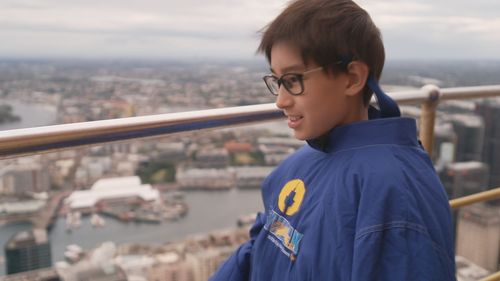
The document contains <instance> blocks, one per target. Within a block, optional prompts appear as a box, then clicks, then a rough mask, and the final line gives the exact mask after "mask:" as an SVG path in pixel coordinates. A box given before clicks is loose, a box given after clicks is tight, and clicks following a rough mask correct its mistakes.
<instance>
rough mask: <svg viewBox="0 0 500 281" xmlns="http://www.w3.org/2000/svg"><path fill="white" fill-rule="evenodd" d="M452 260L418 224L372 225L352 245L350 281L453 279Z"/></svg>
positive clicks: (443, 280)
mask: <svg viewBox="0 0 500 281" xmlns="http://www.w3.org/2000/svg"><path fill="white" fill-rule="evenodd" d="M452 264H453V261H449V260H448V258H447V256H446V253H445V252H444V251H441V250H440V249H439V247H438V246H437V245H435V243H433V241H432V240H431V239H430V237H429V236H427V234H426V233H425V230H424V229H423V228H422V227H419V226H418V225H411V224H409V223H405V222H393V223H388V224H384V225H378V226H374V227H372V228H371V229H366V230H365V231H364V232H363V233H360V234H359V235H357V237H356V240H355V242H354V253H353V264H352V272H351V280H356V281H368V280H370V281H378V280H384V281H392V280H394V281H396V280H408V281H411V280H415V281H416V280H429V281H432V280H435V281H451V280H456V279H455V276H454V274H453V273H454V268H453V267H452Z"/></svg>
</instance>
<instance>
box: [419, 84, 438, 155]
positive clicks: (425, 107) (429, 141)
mask: <svg viewBox="0 0 500 281" xmlns="http://www.w3.org/2000/svg"><path fill="white" fill-rule="evenodd" d="M422 90H423V91H425V92H426V93H427V100H426V101H424V102H423V103H422V113H421V115H420V141H421V142H422V145H423V146H424V148H425V150H426V151H427V153H428V154H429V156H432V148H433V147H434V124H435V122H436V108H437V106H438V104H439V98H440V96H441V90H440V89H439V87H437V86H435V85H425V86H424V87H422Z"/></svg>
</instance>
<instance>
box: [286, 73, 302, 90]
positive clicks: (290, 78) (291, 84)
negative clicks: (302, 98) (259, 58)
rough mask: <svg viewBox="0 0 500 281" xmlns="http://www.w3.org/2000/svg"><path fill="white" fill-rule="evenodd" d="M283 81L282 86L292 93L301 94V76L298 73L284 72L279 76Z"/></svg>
mask: <svg viewBox="0 0 500 281" xmlns="http://www.w3.org/2000/svg"><path fill="white" fill-rule="evenodd" d="M281 79H282V81H283V86H285V88H286V89H287V90H288V92H290V94H292V95H300V94H302V91H303V89H302V77H301V76H300V75H298V74H286V75H283V77H282V78H281Z"/></svg>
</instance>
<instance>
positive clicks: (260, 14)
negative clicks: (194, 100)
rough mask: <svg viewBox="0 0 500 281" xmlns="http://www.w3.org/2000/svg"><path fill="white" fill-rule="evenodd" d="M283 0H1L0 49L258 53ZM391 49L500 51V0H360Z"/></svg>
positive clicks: (83, 53) (445, 53) (107, 54)
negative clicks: (261, 38) (262, 35)
mask: <svg viewBox="0 0 500 281" xmlns="http://www.w3.org/2000/svg"><path fill="white" fill-rule="evenodd" d="M286 2H287V1H284V0H205V1H203V0H175V1H174V0H1V1H0V35H1V41H0V57H3V58H8V57H29V58H38V57H63V58H65V57H77V58H152V59H156V58H167V59H168V58H170V59H172V58H174V59H186V58H188V59H197V58H211V59H222V58H228V59H251V58H255V57H256V56H255V49H256V48H257V45H258V39H259V36H258V33H257V31H258V30H259V29H261V28H262V27H263V26H265V25H266V24H267V23H268V22H269V21H271V20H272V19H273V18H274V17H275V16H276V15H277V14H278V13H279V12H280V11H281V10H282V9H283V7H284V6H285V5H286ZM356 2H357V3H358V4H360V5H361V6H362V7H364V8H365V9H366V10H367V11H368V12H369V13H370V14H371V15H372V17H373V19H374V21H375V23H376V24H377V25H378V26H379V28H380V29H381V31H382V34H383V37H384V42H385V46H386V52H387V58H388V59H496V60H498V59H500V2H499V1H498V0H474V1H472V0H419V1H409V0H359V1H356Z"/></svg>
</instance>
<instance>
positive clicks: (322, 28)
mask: <svg viewBox="0 0 500 281" xmlns="http://www.w3.org/2000/svg"><path fill="white" fill-rule="evenodd" d="M279 41H286V42H289V43H291V44H292V45H294V46H296V47H298V48H299V50H300V51H301V55H302V60H303V61H304V63H305V64H307V62H308V61H309V60H313V61H314V62H316V63H317V64H319V65H320V66H323V67H325V69H326V70H327V71H332V72H333V73H338V72H339V71H345V70H346V65H345V64H344V65H339V64H338V63H337V62H338V61H339V60H344V61H346V60H347V61H350V60H359V61H362V62H364V63H366V64H367V65H368V68H369V69H370V75H373V76H374V77H375V79H377V80H379V79H380V76H381V74H382V69H383V67H384V60H385V52H384V44H383V43H382V38H381V34H380V31H379V29H378V28H377V27H376V26H375V24H374V23H373V21H372V19H371V17H370V15H369V14H368V13H367V12H366V11H365V10H364V9H362V8H361V7H359V6H358V5H357V4H356V3H354V2H353V1H351V0H296V1H293V2H291V3H290V4H289V5H288V7H287V8H286V9H285V10H284V11H283V12H282V13H281V14H280V15H279V16H278V17H277V18H276V19H274V21H272V22H271V23H270V24H269V25H268V26H267V27H265V28H264V29H263V35H262V40H261V42H260V46H259V48H258V52H261V53H264V54H265V55H266V57H267V60H268V61H269V63H270V62H271V49H272V47H273V45H274V44H275V43H277V42H279ZM372 94H373V92H372V91H371V90H370V89H369V87H368V86H366V85H365V88H364V90H363V101H364V104H365V105H367V104H368V103H369V102H370V99H371V96H372Z"/></svg>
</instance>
